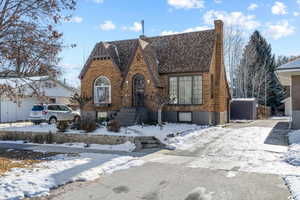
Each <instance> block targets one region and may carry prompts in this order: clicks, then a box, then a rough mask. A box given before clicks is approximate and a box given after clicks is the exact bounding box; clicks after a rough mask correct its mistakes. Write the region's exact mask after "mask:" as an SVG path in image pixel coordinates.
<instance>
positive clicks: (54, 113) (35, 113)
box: [29, 104, 80, 124]
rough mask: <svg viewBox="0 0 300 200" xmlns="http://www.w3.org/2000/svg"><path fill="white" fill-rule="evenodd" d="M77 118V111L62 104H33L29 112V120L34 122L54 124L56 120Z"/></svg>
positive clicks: (78, 117) (78, 116)
mask: <svg viewBox="0 0 300 200" xmlns="http://www.w3.org/2000/svg"><path fill="white" fill-rule="evenodd" d="M79 119H80V113H79V112H77V111H73V110H72V109H71V108H70V107H68V106H66V105H63V104H47V105H45V104H44V105H34V106H33V107H32V109H31V112H30V114H29V120H30V121H31V122H33V123H34V124H40V123H41V122H48V123H49V124H55V123H56V122H57V121H76V120H79Z"/></svg>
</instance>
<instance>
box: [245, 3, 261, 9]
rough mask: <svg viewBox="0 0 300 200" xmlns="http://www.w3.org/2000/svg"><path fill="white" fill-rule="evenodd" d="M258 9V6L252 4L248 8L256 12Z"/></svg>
mask: <svg viewBox="0 0 300 200" xmlns="http://www.w3.org/2000/svg"><path fill="white" fill-rule="evenodd" d="M256 8H258V5H257V4H256V3H251V4H250V5H249V6H248V8H247V9H248V10H255V9H256Z"/></svg>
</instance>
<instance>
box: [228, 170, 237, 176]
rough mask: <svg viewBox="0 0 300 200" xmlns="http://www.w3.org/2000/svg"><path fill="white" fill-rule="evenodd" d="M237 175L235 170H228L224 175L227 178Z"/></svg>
mask: <svg viewBox="0 0 300 200" xmlns="http://www.w3.org/2000/svg"><path fill="white" fill-rule="evenodd" d="M236 175H237V172H233V171H229V172H228V173H227V174H226V177H227V178H233V177H235V176H236Z"/></svg>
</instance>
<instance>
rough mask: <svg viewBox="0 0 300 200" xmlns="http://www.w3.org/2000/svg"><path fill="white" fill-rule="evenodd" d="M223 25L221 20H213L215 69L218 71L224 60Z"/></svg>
mask: <svg viewBox="0 0 300 200" xmlns="http://www.w3.org/2000/svg"><path fill="white" fill-rule="evenodd" d="M223 27H224V24H223V21H222V20H215V32H216V37H217V38H216V39H217V41H216V65H217V66H216V67H217V70H220V69H221V67H222V64H223V60H224V30H223V29H224V28H223Z"/></svg>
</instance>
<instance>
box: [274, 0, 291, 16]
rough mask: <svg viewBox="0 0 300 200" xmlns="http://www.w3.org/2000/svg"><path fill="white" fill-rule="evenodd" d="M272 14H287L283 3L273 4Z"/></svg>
mask: <svg viewBox="0 0 300 200" xmlns="http://www.w3.org/2000/svg"><path fill="white" fill-rule="evenodd" d="M272 13H273V14H274V15H285V14H287V13H288V12H287V7H286V5H285V4H284V3H282V2H280V1H276V2H275V4H274V5H273V6H272Z"/></svg>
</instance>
